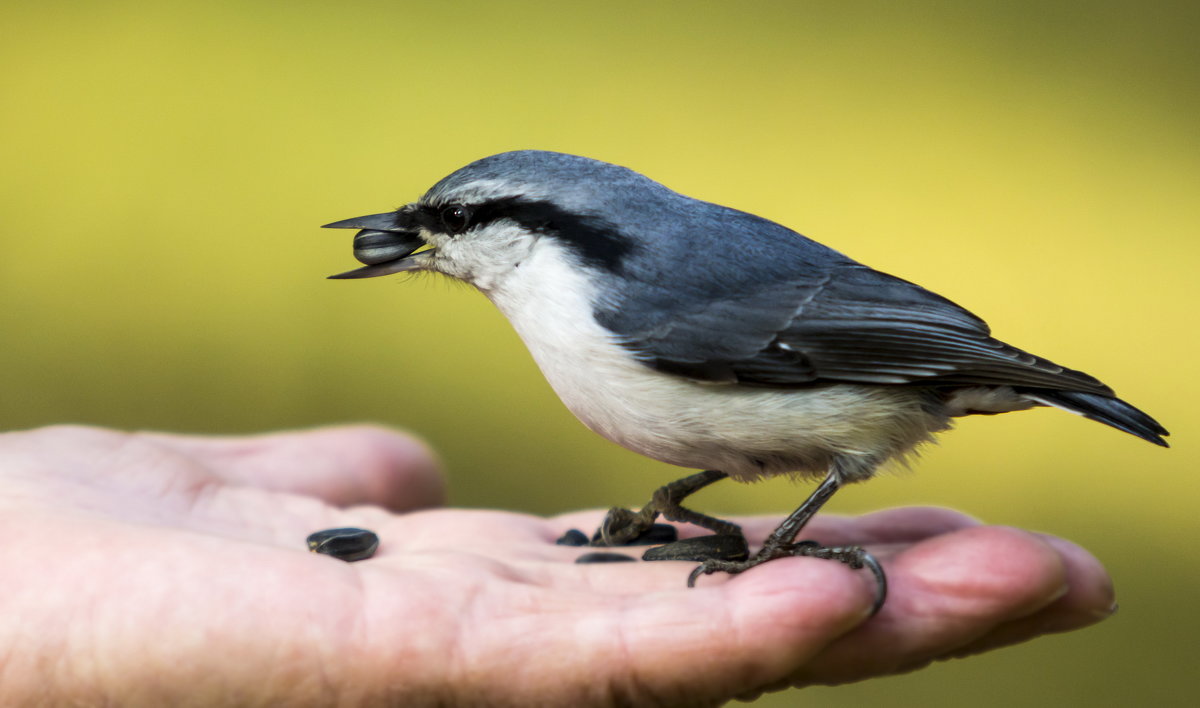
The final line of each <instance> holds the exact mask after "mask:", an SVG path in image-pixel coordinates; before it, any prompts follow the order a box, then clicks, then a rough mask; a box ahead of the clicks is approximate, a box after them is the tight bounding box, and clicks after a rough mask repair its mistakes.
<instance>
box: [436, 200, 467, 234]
mask: <svg viewBox="0 0 1200 708" xmlns="http://www.w3.org/2000/svg"><path fill="white" fill-rule="evenodd" d="M438 215H439V216H440V217H441V219H442V226H444V227H446V233H448V234H451V235H454V234H461V233H462V232H464V231H466V230H467V227H468V226H470V225H471V210H470V209H468V208H467V207H465V206H463V205H462V204H450V205H449V206H444V207H442V210H441V212H439V214H438Z"/></svg>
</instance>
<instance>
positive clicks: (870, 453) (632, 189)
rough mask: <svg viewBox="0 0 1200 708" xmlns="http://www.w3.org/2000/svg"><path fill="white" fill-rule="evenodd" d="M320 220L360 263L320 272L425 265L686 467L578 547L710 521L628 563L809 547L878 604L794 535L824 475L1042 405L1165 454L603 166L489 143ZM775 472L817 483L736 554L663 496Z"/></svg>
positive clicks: (886, 284) (1003, 350) (916, 321)
mask: <svg viewBox="0 0 1200 708" xmlns="http://www.w3.org/2000/svg"><path fill="white" fill-rule="evenodd" d="M325 227H326V228H335V229H358V230H359V231H358V233H357V234H356V235H355V237H354V242H353V248H354V256H355V257H356V259H357V260H358V261H359V262H360V263H362V264H364V265H363V266H362V267H361V268H358V269H356V270H352V271H349V272H346V273H341V274H338V275H334V276H330V277H331V278H334V279H356V278H370V277H378V276H386V275H391V274H397V273H412V272H422V271H424V272H433V273H440V274H443V275H446V276H449V277H451V278H454V279H457V280H460V281H463V282H465V283H468V284H470V285H472V286H474V287H475V288H476V289H478V290H479V291H480V292H482V293H483V294H484V295H485V296H486V297H487V298H488V299H490V300H491V301H492V303H494V304H495V306H496V307H497V308H498V309H499V310H500V312H501V313H502V314H503V315H504V316H505V317H507V319H508V320H509V322H510V323H511V324H512V326H513V327H514V328H515V329H516V331H517V333H518V335H519V336H520V337H521V339H522V340H523V341H524V343H525V345H526V347H527V348H528V350H529V352H530V354H531V355H532V356H533V358H534V360H535V361H536V363H537V364H538V366H539V368H540V369H541V371H542V373H543V374H544V375H545V377H546V379H547V381H548V382H549V384H550V386H551V387H552V388H553V389H554V391H555V392H556V393H557V394H558V396H559V398H560V399H561V400H562V402H563V403H564V404H565V405H566V407H567V408H568V409H569V410H570V411H571V412H572V413H573V414H574V415H575V416H576V417H577V418H578V419H579V420H580V421H582V422H583V424H584V425H585V426H587V427H588V428H590V429H591V430H593V431H594V432H596V433H598V434H599V435H601V436H603V437H605V438H607V439H608V440H610V441H612V442H615V443H617V444H618V445H621V446H623V447H625V448H627V449H629V450H632V451H634V452H637V453H640V454H642V455H645V456H646V457H649V458H652V459H655V460H659V461H661V462H665V463H667V464H671V465H676V466H679V467H684V468H691V469H699V470H702V471H701V472H698V473H695V474H691V475H689V476H687V477H684V478H683V479H680V480H678V481H676V482H672V483H671V484H668V485H665V486H662V487H660V488H659V489H658V490H656V491H655V493H654V494H653V495H652V496H651V500H650V502H649V503H647V504H646V505H645V506H643V507H642V508H641V509H640V510H639V511H637V512H634V511H631V510H628V509H623V508H614V509H612V510H610V511H609V513H608V515H607V516H606V518H605V519H604V521H603V522H602V523H601V527H600V530H599V531H598V532H597V534H596V537H595V538H594V539H593V541H592V544H593V545H621V544H625V543H634V542H636V541H637V539H638V538H639V537H641V536H644V535H645V534H646V533H647V532H648V530H649V529H651V527H652V526H653V524H654V521H655V519H657V518H658V517H659V516H660V515H661V516H663V517H664V518H666V519H668V520H672V521H684V522H690V523H694V524H697V525H699V526H701V527H704V528H706V529H709V530H711V531H713V534H712V535H711V536H704V537H700V538H692V539H683V540H678V541H676V542H675V543H674V544H667V546H664V547H662V548H658V549H651V551H648V552H647V554H646V556H645V558H647V559H651V560H677V559H686V560H695V561H699V562H700V564H699V565H698V566H696V568H695V570H693V571H692V573H691V575H690V576H689V577H688V585H693V584H694V583H695V581H696V579H697V577H699V576H701V575H706V574H711V573H716V572H726V573H740V572H744V571H746V570H749V569H750V568H753V567H756V566H757V565H760V564H762V563H765V562H768V561H771V560H774V559H776V558H780V557H787V556H795V555H805V556H815V557H821V558H830V559H833V560H837V561H841V562H843V563H845V564H847V565H849V566H850V567H853V568H862V567H866V568H869V569H870V571H871V572H872V573H873V574H874V575H875V578H876V581H877V590H876V601H875V606H874V609H875V610H878V609H879V607H881V606H882V604H883V601H884V598H885V597H886V592H887V583H886V576H885V575H884V572H883V569H882V567H881V565H880V564H879V562H878V561H877V560H876V559H875V558H874V556H872V555H871V554H870V553H869V552H867V551H866V550H865V549H862V548H861V547H857V546H852V547H838V548H830V547H823V546H821V545H820V544H817V543H816V542H813V541H802V542H796V540H795V539H796V538H797V536H798V535H799V533H800V532H801V530H802V529H803V528H804V526H805V525H806V524H807V522H808V520H809V519H811V517H812V516H813V515H814V514H815V513H816V512H817V511H818V510H819V509H820V508H821V506H822V505H823V504H824V503H825V502H826V501H827V500H828V499H829V498H830V497H832V496H833V494H834V493H835V492H836V491H837V490H838V489H840V488H841V487H842V486H844V485H846V484H850V483H855V482H862V481H865V480H868V479H870V478H871V477H873V476H874V475H875V474H876V473H877V472H878V471H879V470H880V469H881V468H883V467H884V466H885V465H887V464H889V463H902V464H903V463H906V462H907V461H908V460H909V458H910V457H911V456H912V455H913V454H914V452H915V451H916V449H917V448H918V447H920V446H921V445H923V444H925V443H928V442H930V441H931V440H932V439H933V437H934V435H935V434H937V433H940V432H943V431H946V430H948V429H949V428H950V427H951V425H952V421H953V419H955V418H958V417H962V416H967V415H976V414H997V413H1005V412H1010V411H1019V410H1024V409H1028V408H1033V407H1037V406H1050V407H1054V408H1059V409H1062V410H1065V411H1069V412H1071V413H1076V414H1078V415H1081V416H1083V417H1085V418H1088V419H1091V420H1094V421H1098V422H1100V423H1104V424H1106V425H1109V426H1112V427H1114V428H1116V429H1118V430H1122V431H1124V432H1126V433H1130V434H1132V435H1135V436H1137V437H1139V438H1142V439H1144V440H1147V441H1149V442H1152V443H1154V444H1156V445H1161V446H1163V447H1166V446H1167V442H1166V440H1165V439H1164V438H1165V437H1166V436H1167V435H1168V433H1167V431H1166V429H1165V428H1163V426H1162V425H1160V424H1159V423H1158V422H1157V421H1155V420H1154V419H1153V418H1151V417H1150V416H1149V415H1147V414H1146V413H1144V412H1142V411H1141V410H1139V409H1138V408H1136V407H1134V406H1133V405H1131V404H1129V403H1126V402H1125V401H1123V400H1121V399H1120V398H1118V397H1117V396H1116V395H1115V394H1114V392H1113V390H1112V389H1111V388H1109V387H1108V386H1106V385H1105V384H1103V383H1101V382H1100V381H1099V380H1097V379H1096V378H1094V377H1092V376H1090V375H1088V374H1085V373H1083V372H1081V371H1076V370H1072V369H1069V368H1066V367H1063V366H1060V365H1058V364H1055V363H1053V362H1051V361H1049V360H1047V359H1044V358H1042V357H1039V356H1036V355H1033V354H1030V353H1028V352H1025V351H1023V350H1021V349H1018V348H1016V347H1014V346H1011V345H1009V344H1006V343H1004V342H1002V341H1000V340H998V339H996V338H994V337H992V335H991V331H990V329H989V327H988V325H987V324H986V323H985V322H984V321H983V320H982V319H980V318H979V317H977V316H975V315H974V314H972V313H970V312H968V311H967V310H966V309H964V308H962V307H960V306H959V305H957V304H955V303H953V302H951V301H950V300H948V299H946V298H944V297H942V296H940V295H937V294H935V293H933V292H931V291H929V290H926V289H924V288H922V287H920V286H918V285H916V284H914V283H911V282H909V281H907V280H903V279H901V278H898V277H895V276H892V275H888V274H886V273H883V272H881V271H878V270H874V269H872V268H870V267H867V266H865V265H863V264H861V263H859V262H857V261H855V260H853V259H851V258H850V257H848V256H846V255H843V254H842V253H840V252H838V251H836V250H834V249H832V248H830V247H827V246H825V245H822V244H820V243H818V242H816V241H814V240H812V239H809V238H807V237H805V236H802V235H801V234H799V233H797V232H796V231H793V230H792V229H789V228H787V227H786V226H783V225H781V224H778V223H775V222H773V221H770V220H768V219H765V218H762V217H759V216H755V215H753V214H750V213H747V212H743V211H739V210H736V209H733V208H730V207H725V206H720V205H718V204H715V203H710V202H706V201H701V200H698V199H693V198H691V197H688V196H685V195H683V194H680V193H678V192H675V191H673V190H671V189H669V188H668V187H666V186H664V185H662V184H660V183H658V182H656V181H654V180H652V179H650V178H648V177H646V176H644V175H642V174H639V173H638V172H635V171H633V170H631V169H629V168H626V167H621V166H618V165H615V164H611V163H607V162H602V161H599V160H594V159H591V158H587V157H582V156H578V155H571V154H565V153H559V152H550V151H543V150H517V151H512V152H504V153H500V154H496V155H492V156H490V157H485V158H483V159H480V160H477V161H475V162H472V163H470V164H468V165H467V166H465V167H462V168H461V169H458V170H456V171H455V172H453V173H451V174H450V175H448V176H446V177H445V178H443V179H441V180H440V181H439V182H437V183H436V184H434V185H433V186H432V187H431V188H430V189H429V190H428V191H427V192H426V193H425V194H424V196H422V197H421V198H420V199H418V200H417V201H416V202H413V203H410V204H407V205H405V206H402V207H400V208H398V209H395V210H393V211H388V212H383V213H378V214H371V215H368V216H362V217H356V218H352V219H346V220H342V221H337V222H334V223H330V224H326V225H325ZM776 475H788V476H791V477H793V478H796V479H800V480H803V479H817V480H820V482H819V484H818V486H817V487H816V489H815V491H813V492H812V493H811V495H810V496H809V497H808V498H807V499H805V501H804V502H803V503H802V504H801V505H800V506H799V508H797V509H796V511H795V512H793V513H792V514H791V515H790V516H788V517H787V518H786V519H785V520H784V521H783V523H782V524H780V526H779V528H777V529H776V530H775V532H773V533H772V534H771V535H770V536H768V537H767V539H766V540H765V541H764V542H763V544H762V547H761V550H759V551H758V552H757V553H755V554H753V555H751V554H749V552H748V546H747V545H746V542H745V539H744V536H741V532H740V529H739V528H738V527H737V525H736V524H733V523H730V522H727V521H723V520H721V519H717V518H715V517H711V516H708V515H705V514H702V513H700V512H697V511H694V510H692V509H689V508H686V507H684V506H682V505H681V503H680V502H681V501H683V500H684V499H685V498H686V497H687V496H688V495H689V494H691V493H693V492H695V491H696V490H698V489H700V488H703V487H705V486H708V485H709V484H712V483H714V482H717V481H719V480H722V479H725V478H733V479H735V480H738V481H742V482H749V481H754V480H758V479H762V478H765V477H772V476H776ZM672 546H674V547H675V548H672ZM663 549H666V550H663Z"/></svg>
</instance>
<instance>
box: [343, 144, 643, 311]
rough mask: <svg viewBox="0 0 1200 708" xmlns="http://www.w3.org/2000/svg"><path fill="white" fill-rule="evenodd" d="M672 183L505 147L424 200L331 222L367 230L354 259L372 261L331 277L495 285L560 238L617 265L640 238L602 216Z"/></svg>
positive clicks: (585, 255) (584, 257) (605, 264)
mask: <svg viewBox="0 0 1200 708" xmlns="http://www.w3.org/2000/svg"><path fill="white" fill-rule="evenodd" d="M659 190H663V191H665V188H663V187H661V186H660V185H658V184H656V183H654V182H651V181H650V180H649V179H647V178H645V177H642V176H641V175H639V174H637V173H635V172H633V171H631V170H628V169H626V168H624V167H618V166H616V165H611V164H608V163H605V162H599V161H596V160H591V159H588V158H585V157H578V156H575V155H566V154H562V153H555V152H544V151H538V150H522V151H517V152H507V153H501V154H499V155H493V156H491V157H486V158H484V159H482V160H479V161H477V162H473V163H471V164H470V165H467V166H466V167H463V168H462V169H460V170H458V171H456V172H454V173H452V174H450V175H449V176H448V177H446V178H444V179H443V180H441V181H440V182H438V183H437V184H435V185H434V186H433V187H432V188H430V190H429V191H428V192H426V193H425V195H424V196H423V197H421V199H420V200H418V201H416V202H414V203H412V204H408V205H406V206H403V207H400V208H399V209H397V210H395V211H390V212H385V213H382V214H372V215H369V216H361V217H356V218H353V219H346V220H344V221H337V222H334V223H332V224H326V225H325V228H332V229H360V231H359V232H358V234H357V235H356V236H355V237H354V257H355V258H357V259H358V260H359V261H360V262H362V263H364V264H366V265H365V266H364V267H362V268H359V269H357V270H352V271H349V272H347V273H341V274H339V275H334V276H331V277H333V278H373V277H376V276H381V275H390V274H392V273H402V272H411V271H433V272H438V273H443V274H445V275H449V276H451V277H454V278H458V279H460V280H463V281H465V282H468V283H471V284H472V285H475V286H476V287H478V288H479V289H481V290H484V291H487V290H489V289H491V288H492V287H494V286H495V284H496V283H497V282H498V281H499V280H501V279H503V278H504V277H505V276H506V275H507V274H509V273H511V272H512V271H513V270H514V269H516V268H519V267H520V265H521V264H522V262H523V261H525V260H526V259H527V258H528V257H529V255H530V253H531V252H532V251H533V249H534V248H535V247H536V245H537V243H538V242H539V241H540V240H541V239H544V238H551V239H555V240H556V241H557V242H559V243H560V244H565V245H567V246H569V248H570V249H571V251H572V252H573V253H574V254H575V255H576V256H577V257H578V260H579V262H580V263H582V264H585V265H589V266H593V267H598V268H608V269H615V268H616V267H618V266H619V263H620V260H621V259H622V258H623V257H624V256H625V255H627V253H628V252H629V251H630V250H631V249H632V247H633V243H632V240H631V239H630V238H629V237H628V236H627V235H626V234H623V233H622V232H621V229H620V228H618V225H616V224H614V223H613V222H612V221H611V219H610V218H606V217H605V216H604V215H606V214H608V215H611V214H613V213H621V211H620V210H621V209H622V208H623V205H624V208H628V206H629V201H628V198H629V196H630V195H638V197H639V199H641V200H644V199H645V196H646V195H647V194H654V193H655V192H656V191H659Z"/></svg>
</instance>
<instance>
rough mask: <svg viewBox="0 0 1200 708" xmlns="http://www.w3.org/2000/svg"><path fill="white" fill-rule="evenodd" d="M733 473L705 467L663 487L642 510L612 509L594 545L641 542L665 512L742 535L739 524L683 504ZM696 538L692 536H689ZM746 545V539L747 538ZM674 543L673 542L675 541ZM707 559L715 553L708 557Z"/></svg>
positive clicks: (717, 531)
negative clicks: (696, 493)
mask: <svg viewBox="0 0 1200 708" xmlns="http://www.w3.org/2000/svg"><path fill="white" fill-rule="evenodd" d="M728 476H729V475H727V474H725V473H724V472H718V471H717V470H705V471H704V472H698V473H696V474H693V475H689V476H687V477H684V478H683V479H680V480H676V481H674V482H671V483H670V484H667V485H664V486H662V487H659V488H658V489H657V490H655V491H654V494H653V495H652V496H651V497H650V501H649V502H647V503H646V505H645V506H643V507H642V508H641V509H640V510H638V511H631V510H630V509H623V508H620V507H616V508H613V509H609V511H608V514H607V515H606V516H605V517H604V521H602V522H601V523H600V528H599V530H597V531H596V535H595V536H594V537H593V538H592V541H591V545H593V546H621V545H628V544H631V543H635V542H637V541H638V540H639V539H640V537H642V536H644V535H645V534H646V533H647V532H649V531H650V530H651V528H652V527H653V526H654V521H655V519H657V518H658V516H659V515H660V514H661V515H662V516H663V517H664V518H665V519H667V520H668V521H681V522H685V523H689V524H695V525H696V526H700V527H701V528H706V529H708V530H710V531H712V532H714V533H715V534H717V535H718V536H724V537H734V538H736V537H741V536H742V529H741V527H740V526H738V525H737V524H733V523H730V522H728V521H722V520H721V519H717V518H714V517H711V516H707V515H705V514H701V513H699V512H697V511H692V510H691V509H686V508H684V507H682V506H680V502H682V501H683V500H684V499H686V498H687V497H688V496H690V495H691V494H694V493H695V492H697V491H699V490H701V489H703V488H704V487H707V486H708V485H710V484H712V483H713V482H717V481H720V480H722V479H725V478H726V477H728ZM688 540H692V539H688ZM743 544H744V540H743ZM672 545H673V544H672ZM705 557H706V558H708V557H712V555H711V554H710V555H707V556H705Z"/></svg>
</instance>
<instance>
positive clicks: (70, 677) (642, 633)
mask: <svg viewBox="0 0 1200 708" xmlns="http://www.w3.org/2000/svg"><path fill="white" fill-rule="evenodd" d="M442 496H443V485H442V481H441V478H440V477H439V476H438V473H437V467H436V464H435V463H434V462H433V460H432V458H431V456H430V454H429V452H428V451H427V450H426V449H425V448H424V447H423V446H422V445H421V444H420V443H417V442H415V441H413V440H412V439H410V438H407V437H403V436H400V435H398V434H395V433H390V432H387V431H384V430H380V429H377V428H370V427H345V428H331V429H324V430H315V431H307V432H299V433H286V434H275V435H267V436H259V437H252V438H202V437H185V436H174V435H164V434H150V433H135V434H127V433H118V432H113V431H107V430H101V429H94V428H83V427H54V428H45V429H40V430H34V431H29V432H18V433H7V434H4V435H0V525H2V528H3V529H4V532H5V533H4V543H2V544H0V565H2V567H4V568H5V569H6V576H7V578H8V582H7V583H6V585H7V588H6V590H5V592H4V593H0V666H2V667H3V668H2V669H0V703H3V704H5V705H12V704H26V703H35V702H38V701H43V702H51V703H59V702H61V703H66V702H72V701H73V702H78V703H84V704H92V703H115V704H120V705H166V704H172V705H189V704H195V705H222V704H235V705H240V704H251V703H264V704H284V703H286V704H293V705H295V704H299V705H306V704H317V705H326V704H335V703H336V704H342V705H360V704H384V703H397V704H403V705H425V704H431V705H432V704H455V705H475V704H478V705H610V704H613V703H618V704H631V705H660V704H665V705H709V704H719V703H721V702H724V701H726V700H728V699H730V698H732V697H734V696H742V697H745V696H752V695H755V694H756V693H758V692H761V691H764V690H771V689H777V688H782V687H785V686H788V685H803V684H809V683H836V682H844V681H853V680H858V679H863V678H868V677H871V676H877V675H883V674H888V673H895V672H898V671H906V670H911V669H914V668H917V667H920V666H921V665H923V664H925V663H928V662H930V661H932V660H935V659H938V658H943V657H949V656H959V655H965V654H969V653H974V652H979V651H984V650H986V649H989V648H993V647H997V646H1002V645H1005V644H1010V643H1014V642H1019V641H1022V640H1025V639H1028V638H1030V637H1032V636H1035V635H1037V634H1040V633H1045V632H1052V631H1064V630H1068V629H1074V628H1078V627H1082V626H1085V625H1087V624H1091V623H1093V622H1095V621H1098V620H1099V619H1101V618H1103V617H1105V616H1107V614H1109V612H1110V608H1111V606H1112V602H1113V599H1112V590H1111V585H1110V584H1109V581H1108V577H1107V575H1106V574H1105V572H1104V570H1103V569H1102V568H1101V567H1100V566H1099V564H1098V563H1097V562H1096V561H1095V560H1094V559H1093V558H1092V557H1091V556H1090V555H1088V554H1087V553H1086V552H1085V551H1083V550H1082V549H1079V548H1078V547H1076V546H1073V545H1071V544H1069V543H1067V542H1065V541H1061V540H1058V539H1054V538H1048V537H1042V536H1037V535H1034V534H1030V533H1027V532H1023V531H1019V530H1015V529H1007V528H999V527H985V526H980V525H978V524H977V523H975V522H973V521H971V520H970V519H968V518H966V517H964V516H962V515H960V514H957V513H955V512H950V511H946V510H939V509H920V508H912V509H896V510H891V511H885V512H880V513H876V514H871V515H867V516H864V517H859V518H855V519H851V518H840V517H818V519H816V520H815V521H814V522H813V523H812V525H810V527H809V528H808V529H807V530H806V532H805V535H806V536H812V537H814V538H817V539H819V540H820V541H821V542H823V543H826V544H839V545H841V544H867V545H869V546H870V548H871V550H872V552H873V553H875V554H876V555H877V556H878V557H879V558H880V559H881V560H882V561H883V562H884V564H885V566H886V568H887V572H888V579H889V583H890V594H889V597H888V600H887V604H886V605H885V606H884V608H883V611H882V612H881V613H879V614H878V615H876V616H874V617H870V618H868V615H869V612H870V606H871V601H872V594H873V580H872V579H871V578H870V576H869V574H866V573H859V572H855V571H852V570H850V569H848V568H846V567H845V566H843V565H841V564H839V563H833V562H828V561H822V560H817V559H811V558H785V559H780V560H777V561H773V562H771V563H768V564H765V565H763V566H761V567H759V568H755V569H753V570H752V571H750V572H747V573H745V574H743V575H739V576H735V577H727V576H719V575H718V576H710V577H706V578H702V579H701V581H700V583H699V586H698V587H697V588H695V589H688V588H686V587H685V579H686V577H687V574H688V572H689V570H690V569H691V566H690V565H689V564H684V563H675V562H661V563H614V564H600V565H577V564H575V563H573V560H574V558H575V557H577V556H578V555H580V554H581V553H583V552H586V551H587V549H579V548H572V547H565V546H557V545H555V544H554V543H553V541H554V539H555V538H557V537H558V536H560V535H561V534H562V533H563V532H564V531H565V530H566V529H568V528H573V527H574V528H584V529H591V528H593V527H595V525H596V524H597V523H598V522H599V520H600V518H601V515H602V514H601V512H600V511H593V512H579V513H575V514H570V515H565V516H561V517H555V518H549V519H547V518H540V517H535V516H529V515H526V514H517V513H511V512H503V511H480V510H463V509H441V508H437V507H438V505H439V504H440V503H441V501H442ZM738 521H739V522H740V523H741V524H743V526H744V528H745V530H746V533H747V536H748V537H749V538H751V539H760V538H762V537H763V536H765V535H766V533H768V532H769V530H770V529H771V528H773V527H774V524H775V522H776V521H777V520H775V519H768V518H752V519H739V520H738ZM335 526H361V527H366V528H370V529H372V530H374V531H376V532H377V533H378V534H379V536H380V538H381V539H382V544H381V546H380V549H379V552H378V554H377V555H376V556H375V557H374V558H372V559H371V560H368V561H364V562H360V563H353V564H349V563H343V562H341V561H338V560H335V559H332V558H329V557H325V556H319V555H314V554H310V553H308V552H307V550H306V547H305V544H304V539H305V537H306V536H307V535H308V534H309V533H310V532H312V531H315V530H318V529H322V528H329V527H335ZM688 533H689V531H688V529H681V534H682V535H685V536H686V535H688Z"/></svg>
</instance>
